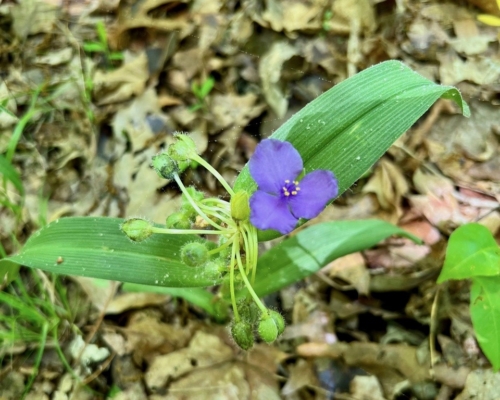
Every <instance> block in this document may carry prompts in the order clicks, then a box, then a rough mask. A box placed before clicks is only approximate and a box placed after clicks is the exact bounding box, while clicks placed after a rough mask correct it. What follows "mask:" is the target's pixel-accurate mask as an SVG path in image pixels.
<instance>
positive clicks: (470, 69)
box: [438, 51, 500, 115]
mask: <svg viewBox="0 0 500 400" xmlns="http://www.w3.org/2000/svg"><path fill="white" fill-rule="evenodd" d="M438 60H439V62H440V67H439V76H440V77H441V83H442V84H443V85H456V84H457V83H460V82H463V81H471V82H474V83H476V84H478V85H492V84H495V83H498V80H499V79H500V56H498V55H497V56H496V57H495V56H493V57H492V56H490V57H480V58H473V59H469V60H465V61H463V60H462V59H461V58H460V57H459V56H458V54H456V53H455V52H452V51H448V52H446V53H439V54H438ZM471 114H472V115H474V114H473V113H471Z"/></svg>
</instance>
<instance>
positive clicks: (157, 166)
mask: <svg viewBox="0 0 500 400" xmlns="http://www.w3.org/2000/svg"><path fill="white" fill-rule="evenodd" d="M151 166H152V167H153V169H154V170H155V171H156V173H157V174H158V175H159V176H160V177H161V178H165V179H174V175H175V174H179V173H180V168H179V164H178V163H177V162H176V161H174V160H173V159H172V158H171V157H170V156H169V155H168V154H167V153H161V154H157V155H156V156H153V160H152V162H151Z"/></svg>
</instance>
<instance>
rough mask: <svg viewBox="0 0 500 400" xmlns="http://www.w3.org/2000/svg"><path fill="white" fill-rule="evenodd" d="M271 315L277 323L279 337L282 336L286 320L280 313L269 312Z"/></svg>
mask: <svg viewBox="0 0 500 400" xmlns="http://www.w3.org/2000/svg"><path fill="white" fill-rule="evenodd" d="M269 315H270V316H271V318H272V319H273V320H274V322H275V323H276V327H277V328H278V336H279V335H281V334H282V333H283V331H284V330H285V319H284V318H283V316H282V315H281V314H280V313H279V312H278V311H274V310H269Z"/></svg>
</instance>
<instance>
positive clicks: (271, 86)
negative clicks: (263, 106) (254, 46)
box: [259, 42, 297, 118]
mask: <svg viewBox="0 0 500 400" xmlns="http://www.w3.org/2000/svg"><path fill="white" fill-rule="evenodd" d="M296 54H297V51H296V50H295V48H293V47H292V46H291V45H290V44H288V43H287V42H276V43H273V44H272V46H271V48H270V49H269V51H268V52H267V53H266V54H264V55H263V56H262V58H261V61H260V64H259V76H260V79H261V81H262V91H263V92H264V96H265V98H266V101H267V103H268V104H269V106H270V107H271V108H272V109H273V111H274V112H275V113H276V115H277V116H278V118H283V117H284V116H285V114H286V110H287V108H288V101H287V99H286V97H285V95H284V93H283V91H282V89H281V85H280V78H281V70H282V68H283V63H284V62H285V61H287V60H289V59H290V58H292V57H293V56H295V55H296Z"/></svg>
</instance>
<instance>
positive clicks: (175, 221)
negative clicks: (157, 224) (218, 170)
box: [165, 212, 191, 229]
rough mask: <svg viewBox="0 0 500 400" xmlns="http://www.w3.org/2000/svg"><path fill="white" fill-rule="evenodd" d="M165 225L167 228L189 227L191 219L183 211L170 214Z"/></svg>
mask: <svg viewBox="0 0 500 400" xmlns="http://www.w3.org/2000/svg"><path fill="white" fill-rule="evenodd" d="M165 225H166V227H167V228H169V229H191V221H190V220H189V218H188V217H187V216H186V215H185V214H184V213H183V212H176V213H173V214H170V215H169V216H168V217H167V220H166V221H165Z"/></svg>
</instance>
